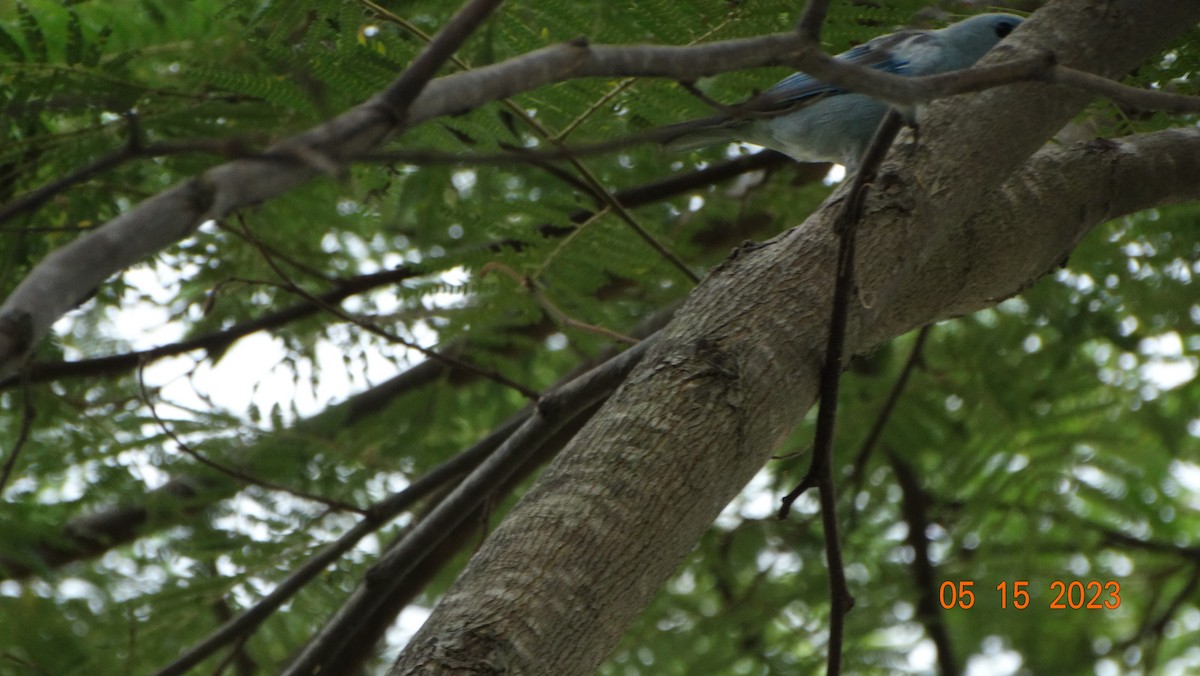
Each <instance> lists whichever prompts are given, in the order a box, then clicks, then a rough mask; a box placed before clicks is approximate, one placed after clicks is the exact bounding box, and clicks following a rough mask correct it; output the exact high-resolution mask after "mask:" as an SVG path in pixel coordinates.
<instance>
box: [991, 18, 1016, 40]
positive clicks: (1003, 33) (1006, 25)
mask: <svg viewBox="0 0 1200 676" xmlns="http://www.w3.org/2000/svg"><path fill="white" fill-rule="evenodd" d="M1016 27H1017V24H1015V23H1013V22H1011V21H1001V22H1000V23H998V24H996V37H998V38H1004V37H1008V34H1009V33H1011V32H1013V29H1014V28H1016Z"/></svg>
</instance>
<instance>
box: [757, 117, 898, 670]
mask: <svg viewBox="0 0 1200 676" xmlns="http://www.w3.org/2000/svg"><path fill="white" fill-rule="evenodd" d="M900 126H901V121H900V114H899V113H898V112H896V111H895V110H891V111H889V112H888V114H887V115H886V116H884V118H883V120H882V121H880V123H879V128H878V129H876V130H875V135H874V137H873V138H872V139H871V144H870V145H869V146H868V147H867V151H866V153H865V154H864V157H863V160H862V167H861V168H860V169H859V170H858V172H857V173H856V174H855V175H854V181H853V183H851V185H850V189H849V191H848V193H847V195H846V201H845V202H844V203H843V207H842V211H841V212H840V213H839V214H838V216H837V220H836V221H835V222H834V230H835V231H836V232H837V234H838V262H837V280H836V281H835V283H834V290H833V310H832V313H831V316H830V320H829V339H828V341H827V342H826V347H825V362H824V364H823V366H822V368H821V391H820V409H819V410H818V412H817V429H816V433H815V434H814V439H813V457H812V465H811V466H810V467H809V470H808V473H807V474H806V475H805V477H804V480H803V481H801V482H800V485H798V486H796V488H795V489H794V490H793V491H792V492H791V493H788V494H787V495H786V496H784V498H783V502H782V505H781V506H780V508H779V518H780V519H784V518H786V517H787V515H788V511H789V510H790V509H791V506H792V503H793V502H795V500H796V499H797V498H798V497H800V495H802V494H803V493H804V492H805V491H806V490H808V489H809V488H810V487H813V486H815V487H816V488H817V494H818V497H819V498H820V501H821V524H822V530H823V532H824V535H825V558H826V561H827V563H828V569H829V596H830V599H829V602H830V607H829V647H828V653H827V654H826V674H828V676H837V675H838V674H840V673H841V670H842V640H843V635H844V632H845V623H846V614H847V613H849V612H850V609H851V608H853V607H854V597H853V596H851V595H850V589H849V587H848V586H847V585H846V569H845V564H844V563H843V561H842V546H841V542H840V541H839V538H838V518H837V494H836V486H835V483H834V480H833V436H834V428H835V424H836V421H837V399H838V389H839V383H840V381H841V377H842V362H843V360H842V353H843V350H844V349H845V343H846V320H847V317H848V316H849V306H850V296H851V290H852V288H853V286H854V241H855V236H856V231H857V226H858V222H859V220H860V219H861V217H862V208H863V202H864V201H865V199H866V195H867V187H868V186H869V185H870V183H871V181H873V180H874V178H875V172H876V171H877V170H878V168H879V165H880V163H882V162H883V158H884V156H886V155H887V151H888V150H889V149H890V148H891V146H892V141H893V140H895V138H896V134H897V133H898V132H899V131H900Z"/></svg>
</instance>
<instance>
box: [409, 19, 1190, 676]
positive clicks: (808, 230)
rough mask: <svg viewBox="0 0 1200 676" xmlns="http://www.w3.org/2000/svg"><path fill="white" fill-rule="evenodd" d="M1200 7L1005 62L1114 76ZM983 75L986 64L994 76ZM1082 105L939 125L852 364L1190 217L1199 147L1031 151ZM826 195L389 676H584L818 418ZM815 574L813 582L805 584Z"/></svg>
mask: <svg viewBox="0 0 1200 676" xmlns="http://www.w3.org/2000/svg"><path fill="white" fill-rule="evenodd" d="M1198 19H1200V3H1194V2H1190V1H1187V0H1179V1H1176V2H1166V1H1161V2H1143V1H1139V0H1123V1H1112V2H1097V1H1095V0H1092V1H1086V0H1063V1H1061V2H1057V3H1053V4H1051V5H1050V6H1048V7H1047V8H1045V9H1044V10H1043V11H1040V12H1038V13H1037V14H1036V15H1035V17H1034V18H1033V19H1032V20H1031V21H1030V22H1027V24H1026V25H1025V26H1024V27H1022V29H1021V30H1019V31H1018V32H1017V33H1015V34H1014V35H1013V36H1012V38H1011V39H1010V40H1007V41H1006V43H1005V51H1008V52H1010V53H1012V52H1017V53H1027V52H1028V51H1029V50H1032V49H1047V48H1049V49H1052V50H1054V52H1055V53H1056V55H1057V57H1058V59H1059V61H1060V62H1061V63H1064V64H1065V65H1070V66H1076V67H1079V66H1085V65H1086V66H1087V67H1088V68H1087V69H1088V70H1091V71H1093V72H1098V73H1101V74H1105V75H1109V76H1115V75H1119V74H1120V73H1123V72H1127V71H1128V70H1129V69H1130V68H1132V67H1133V66H1135V65H1136V64H1138V63H1140V62H1141V61H1143V60H1144V59H1146V58H1148V57H1149V56H1151V55H1152V54H1153V53H1154V52H1155V51H1156V50H1158V49H1161V48H1162V47H1163V46H1164V45H1165V44H1167V43H1168V42H1169V40H1170V39H1171V38H1172V37H1174V36H1175V35H1177V34H1179V33H1180V32H1181V31H1183V30H1185V29H1186V28H1187V27H1189V26H1191V25H1194V24H1195V22H1196V21H1197V20H1198ZM989 58H993V59H994V58H996V56H995V55H993V57H989ZM1086 102H1087V97H1086V96H1081V95H1080V94H1078V93H1077V92H1073V91H1067V90H1064V89H1062V88H1058V87H1051V86H1047V85H1038V84H1029V85H1019V86H1012V87H1006V88H1003V89H1000V90H994V91H990V92H987V93H985V94H982V95H978V96H974V97H970V98H961V99H958V100H954V101H950V102H944V103H941V104H938V105H936V106H934V107H933V108H932V109H931V111H930V114H929V116H928V118H927V119H926V120H925V122H924V124H923V126H922V131H921V141H920V143H919V144H912V143H908V144H902V145H901V146H900V147H899V148H898V149H896V150H894V151H893V160H892V161H891V162H890V163H889V164H887V165H886V166H885V170H884V172H883V175H882V177H881V179H880V180H879V181H878V182H877V189H876V190H875V192H874V193H873V196H872V197H871V198H870V200H869V203H868V215H867V216H866V218H865V221H864V222H863V224H862V225H861V226H860V227H861V229H860V234H859V237H858V240H859V242H860V246H861V249H862V255H861V256H860V258H859V261H860V262H859V270H860V273H859V293H858V298H859V301H860V302H858V303H856V304H855V305H854V307H853V308H851V320H850V324H849V333H848V345H847V348H848V349H849V350H850V351H852V352H858V353H862V352H866V351H869V350H871V349H872V348H874V347H875V346H877V345H879V344H881V343H882V342H884V341H886V340H889V339H891V338H892V337H894V336H897V335H900V334H902V333H904V332H906V331H908V330H910V329H912V328H914V327H916V326H920V325H922V324H924V323H927V322H930V321H935V320H938V319H942V318H946V317H952V316H956V315H961V314H963V313H966V312H970V311H973V310H976V309H979V308H983V307H987V306H990V305H992V304H994V303H996V302H997V301H999V300H1000V299H1003V298H1006V297H1008V296H1011V295H1012V294H1014V293H1017V292H1019V291H1020V290H1021V289H1023V288H1026V287H1027V286H1029V285H1030V284H1032V283H1033V282H1034V281H1036V280H1037V279H1038V278H1039V277H1041V276H1042V275H1044V274H1045V273H1046V272H1048V271H1050V270H1052V269H1053V268H1054V267H1055V266H1056V265H1057V264H1058V263H1060V262H1061V261H1062V260H1063V259H1064V257H1065V256H1066V255H1067V254H1068V253H1069V252H1070V250H1071V248H1072V247H1073V246H1074V245H1075V243H1076V242H1078V241H1079V239H1080V238H1081V237H1082V236H1083V235H1084V234H1085V233H1086V232H1087V231H1088V229H1089V228H1091V227H1092V226H1094V225H1095V224H1097V223H1100V222H1103V221H1105V220H1108V219H1111V218H1113V217H1116V216H1119V215H1121V214H1124V213H1129V212H1132V211H1136V210H1139V209H1144V208H1149V207H1153V206H1156V205H1161V204H1166V203H1172V202H1178V201H1182V200H1188V199H1196V198H1198V197H1200V186H1197V185H1196V182H1195V181H1194V179H1193V178H1192V177H1194V176H1195V175H1197V173H1196V172H1198V171H1200V131H1197V130H1196V129H1188V130H1177V131H1170V132H1162V133H1158V134H1149V135H1145V136H1140V137H1133V138H1130V139H1126V140H1123V141H1118V142H1104V143H1090V144H1083V145H1079V146H1073V147H1069V148H1053V147H1048V148H1045V149H1043V150H1041V151H1039V150H1038V149H1039V148H1040V147H1041V146H1042V144H1044V143H1045V141H1046V139H1048V138H1049V137H1050V136H1051V135H1052V134H1053V133H1054V132H1055V131H1056V130H1057V129H1059V128H1060V127H1061V126H1062V125H1063V124H1064V123H1065V122H1066V121H1067V120H1068V119H1069V118H1070V117H1071V116H1072V115H1073V114H1075V113H1076V112H1077V111H1078V110H1079V109H1080V108H1081V107H1082V106H1083V105H1084V104H1085V103H1086ZM840 199H841V195H840V193H839V194H838V195H835V196H834V197H833V198H831V199H830V200H829V201H828V202H827V204H826V205H825V206H824V207H823V208H822V209H820V210H818V212H817V213H815V214H814V215H813V216H812V217H811V218H810V219H809V220H808V222H807V223H805V224H804V225H802V226H801V227H799V228H796V229H794V230H792V231H790V232H788V233H785V234H784V235H782V236H780V237H778V238H776V239H775V240H773V241H771V242H768V243H766V244H764V245H759V246H752V247H747V248H745V249H743V250H741V251H739V252H737V253H736V254H735V255H734V256H733V257H732V258H731V259H730V260H729V261H727V262H726V263H725V264H724V265H722V266H721V267H719V268H718V269H716V270H714V271H713V272H712V274H711V275H710V276H709V277H708V278H707V279H706V280H705V281H704V283H703V284H702V285H701V286H700V287H698V288H697V290H696V291H695V292H694V293H693V295H692V296H691V298H690V299H689V301H688V303H687V304H686V305H685V306H684V308H683V309H681V310H680V312H679V314H678V315H677V316H676V319H675V321H674V322H673V323H672V324H671V325H670V326H669V327H668V328H667V329H666V330H665V331H664V335H662V336H660V338H659V340H660V342H659V343H658V344H657V345H656V346H655V348H654V349H653V350H652V351H651V353H650V354H648V355H647V357H646V359H645V360H644V361H643V362H642V365H641V366H639V368H638V369H637V370H636V371H635V372H634V373H633V374H632V375H631V376H630V378H629V379H628V381H627V382H626V383H625V385H624V386H623V387H622V388H621V389H620V390H619V391H618V392H617V393H616V394H615V395H614V396H613V397H612V399H610V400H609V402H608V403H607V404H606V405H605V407H604V408H603V409H602V410H601V411H600V413H598V414H597V415H596V417H595V418H593V420H592V421H591V422H590V423H589V424H588V425H587V426H586V427H585V428H584V429H583V430H582V431H581V432H580V434H579V435H578V436H577V437H576V438H575V439H574V441H573V442H572V444H571V445H570V446H569V447H568V448H567V449H566V450H565V451H564V453H563V454H562V455H561V456H559V458H558V459H557V460H556V461H555V462H554V463H553V464H552V465H551V466H550V467H549V468H548V469H547V470H546V472H545V474H544V475H543V477H542V478H541V479H540V480H539V482H538V483H537V484H536V485H535V486H534V487H533V488H532V489H531V491H530V492H529V494H528V495H527V496H526V497H525V498H524V499H523V500H522V501H521V502H520V504H518V505H517V507H516V508H515V509H514V510H513V512H512V513H511V514H510V516H509V517H508V518H507V519H506V520H505V522H504V523H503V524H502V525H501V526H500V527H499V528H498V529H497V530H496V532H495V533H493V535H492V536H491V537H490V538H489V539H488V541H487V542H486V544H485V545H484V546H483V547H482V548H481V549H480V551H479V552H478V553H477V554H476V556H475V557H474V558H473V559H472V561H471V562H470V564H469V565H468V567H467V569H466V570H465V571H464V572H463V574H462V575H461V576H460V578H459V580H458V581H457V582H456V583H455V585H454V586H453V587H452V588H451V589H450V591H449V592H448V593H447V594H446V595H445V597H444V598H443V600H442V601H441V603H440V604H439V606H438V607H437V609H436V610H435V612H434V613H433V615H432V616H431V618H430V619H429V621H428V622H427V623H426V625H425V627H424V628H423V629H422V630H421V631H420V632H419V633H418V635H417V636H416V637H415V638H414V639H413V640H412V642H411V643H410V645H409V647H408V648H407V649H406V650H405V652H404V653H403V654H402V655H401V656H400V658H399V659H398V660H397V662H396V664H395V665H394V667H393V671H392V673H393V674H412V673H456V674H465V673H489V674H490V673H525V674H555V675H564V674H586V673H591V672H592V671H594V670H595V668H596V667H597V665H598V664H599V663H600V662H601V661H602V660H603V659H604V657H605V656H606V655H607V654H608V652H609V651H610V650H611V649H612V647H613V646H614V645H615V643H616V641H617V640H618V638H619V637H620V635H621V634H622V633H623V632H624V630H625V628H626V627H627V626H628V624H629V623H630V622H631V621H632V620H633V619H634V618H635V617H636V615H637V614H638V613H639V612H640V611H641V610H642V609H643V608H644V607H645V606H646V605H647V604H648V603H649V602H650V600H651V599H652V598H653V596H654V594H655V593H656V592H657V590H658V589H659V587H660V586H661V585H662V583H663V582H664V581H665V580H666V579H667V577H668V576H669V575H670V574H671V572H672V571H673V570H674V569H675V567H676V566H677V565H678V564H679V562H680V561H682V559H683V558H684V557H685V556H686V555H687V553H688V552H689V551H690V550H691V548H692V547H693V546H694V545H695V543H696V542H697V540H698V539H699V538H700V536H701V535H702V533H703V532H704V531H705V529H706V528H708V527H709V525H710V523H711V522H712V520H713V519H714V518H715V517H716V515H717V514H718V513H719V512H720V510H721V509H722V507H724V505H725V504H726V503H727V502H728V501H729V500H730V499H732V498H733V496H735V495H736V494H737V492H738V491H739V490H740V489H741V487H742V486H743V485H744V484H745V483H746V482H747V481H748V480H749V479H750V478H751V477H752V476H753V475H754V474H755V473H756V472H757V471H758V470H759V468H760V467H761V466H762V465H763V463H764V462H765V461H766V460H767V459H768V457H769V456H770V454H771V452H772V450H773V449H774V448H775V445H776V443H777V442H778V441H779V440H780V439H781V438H782V437H783V436H784V435H786V434H787V433H788V432H789V431H790V430H791V429H792V427H793V425H794V424H795V423H796V422H797V421H798V420H799V419H800V418H801V416H802V415H803V414H804V413H805V411H807V409H808V408H809V407H810V406H811V405H812V404H813V403H814V400H815V398H816V393H817V373H818V369H819V363H820V358H821V351H822V348H823V344H824V340H825V332H826V317H827V315H828V312H829V299H830V297H831V292H832V288H831V286H832V280H833V268H834V258H835V240H834V237H833V235H832V233H831V223H832V220H833V217H834V216H835V214H836V211H837V206H838V203H839V201H840ZM818 569H819V567H818Z"/></svg>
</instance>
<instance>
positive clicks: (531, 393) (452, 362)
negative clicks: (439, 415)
mask: <svg viewBox="0 0 1200 676" xmlns="http://www.w3.org/2000/svg"><path fill="white" fill-rule="evenodd" d="M246 235H247V237H248V240H249V241H250V242H252V243H256V244H257V239H256V238H255V237H254V236H253V234H252V233H250V232H249V231H247V233H246ZM258 251H259V253H260V254H262V257H263V260H264V261H265V262H266V263H267V265H268V266H270V268H271V269H272V270H273V271H274V272H275V274H276V275H278V276H279V278H280V280H282V281H281V283H280V286H281V288H284V289H287V290H288V291H291V292H292V293H295V294H297V295H299V296H302V297H304V298H306V299H308V301H309V302H311V303H313V304H315V305H317V306H318V307H320V308H321V309H322V310H324V311H325V312H328V313H329V314H332V315H333V316H335V317H337V318H338V319H341V320H342V321H346V322H349V323H351V324H354V325H355V326H358V327H360V328H363V329H366V330H367V331H369V332H371V333H373V334H375V335H377V336H379V337H381V338H386V339H387V340H390V341H392V342H394V343H396V344H397V345H403V346H404V347H407V348H409V349H410V350H416V351H417V352H420V353H421V354H423V355H425V356H426V357H428V358H429V359H433V360H436V361H440V362H443V363H445V364H446V365H448V366H452V367H454V368H457V369H460V370H463V371H468V372H470V373H474V374H476V375H478V376H480V377H483V378H486V379H488V380H491V381H494V382H496V383H499V384H501V385H503V386H505V387H509V388H512V389H513V390H515V391H517V392H519V393H521V395H522V396H524V397H525V398H526V399H530V400H536V399H537V398H538V393H537V391H535V390H532V389H530V388H528V387H526V386H524V385H522V384H521V383H518V382H517V381H515V380H513V379H512V378H509V377H508V376H506V375H504V374H502V373H500V372H499V371H496V370H494V369H488V368H484V367H482V366H477V365H475V364H472V363H471V362H468V361H465V360H462V359H459V358H457V357H451V356H450V355H448V354H445V353H444V352H438V351H437V350H432V349H430V348H427V347H422V346H421V345H419V344H417V343H414V342H413V341H411V340H406V339H405V338H402V337H401V336H399V335H397V334H395V333H393V332H391V331H388V330H387V329H385V328H383V327H382V326H379V325H378V324H375V323H374V322H371V321H368V320H367V319H365V318H363V317H357V316H355V315H352V314H350V313H349V312H346V311H345V310H343V309H341V308H340V307H337V306H336V305H330V304H328V303H323V302H321V300H320V299H319V298H318V297H317V296H315V295H313V294H311V293H309V292H308V291H306V290H304V289H303V288H302V287H301V286H300V285H299V284H296V283H295V282H294V281H292V279H291V278H290V277H289V276H288V275H287V273H286V272H284V271H283V269H282V268H280V267H279V265H278V263H276V262H275V258H274V256H272V255H271V252H270V251H269V250H267V249H266V248H264V247H258Z"/></svg>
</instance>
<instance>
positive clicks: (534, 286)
mask: <svg viewBox="0 0 1200 676" xmlns="http://www.w3.org/2000/svg"><path fill="white" fill-rule="evenodd" d="M492 270H496V271H497V272H500V273H501V274H503V275H504V276H506V277H508V278H509V279H512V280H513V281H515V282H516V283H517V284H520V285H521V288H523V289H525V291H527V292H528V293H529V295H530V296H533V299H534V300H536V301H537V303H538V305H540V306H541V308H542V309H543V310H545V311H546V313H547V314H549V315H550V316H551V317H553V318H554V319H555V321H557V322H559V323H560V324H566V325H567V326H571V327H574V328H577V329H581V330H583V331H588V332H590V333H595V334H598V335H601V336H604V337H605V338H608V339H610V340H615V341H617V342H619V343H625V344H626V345H637V343H638V340H637V338H630V337H629V336H626V335H624V334H621V333H617V332H616V331H613V330H612V329H606V328H604V327H603V326H597V325H595V324H589V323H587V322H584V321H580V320H578V319H575V318H574V317H572V316H570V315H568V314H567V313H565V312H563V311H562V310H560V309H559V308H558V306H557V305H555V304H554V303H553V302H552V301H551V300H550V298H549V297H548V296H546V293H545V292H544V291H542V289H541V287H540V286H539V285H538V283H537V281H535V280H534V279H532V278H531V277H528V276H526V275H522V274H520V273H518V272H517V271H516V270H513V269H512V268H510V267H508V266H507V265H505V264H503V263H497V262H495V261H492V262H491V263H487V264H486V265H484V266H483V268H481V269H480V271H479V274H480V276H483V275H486V274H487V273H488V272H490V271H492Z"/></svg>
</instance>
